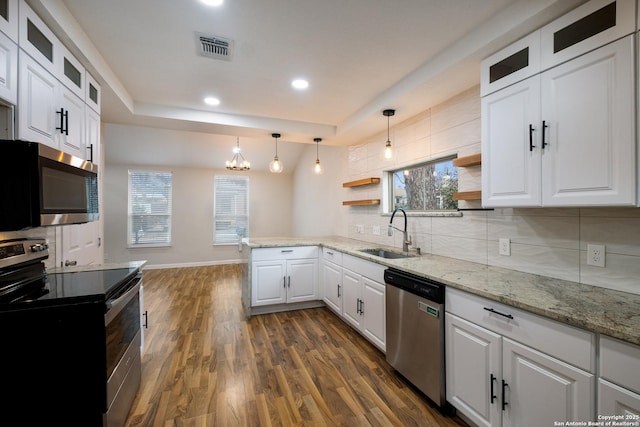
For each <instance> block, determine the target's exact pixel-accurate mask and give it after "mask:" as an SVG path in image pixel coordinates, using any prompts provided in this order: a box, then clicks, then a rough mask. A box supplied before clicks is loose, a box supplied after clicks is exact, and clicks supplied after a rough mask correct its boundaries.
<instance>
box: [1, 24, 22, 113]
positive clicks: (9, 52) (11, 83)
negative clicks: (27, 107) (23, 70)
mask: <svg viewBox="0 0 640 427" xmlns="http://www.w3.org/2000/svg"><path fill="white" fill-rule="evenodd" d="M0 99H2V100H4V101H6V102H7V103H9V104H12V105H15V104H16V103H17V102H18V45H16V44H15V43H14V42H13V41H12V40H10V39H9V37H7V36H5V35H4V34H2V33H0Z"/></svg>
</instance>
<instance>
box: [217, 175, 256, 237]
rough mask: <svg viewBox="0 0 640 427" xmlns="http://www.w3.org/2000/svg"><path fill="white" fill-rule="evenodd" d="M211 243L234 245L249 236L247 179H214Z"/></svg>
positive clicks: (228, 177) (218, 177) (238, 177)
mask: <svg viewBox="0 0 640 427" xmlns="http://www.w3.org/2000/svg"><path fill="white" fill-rule="evenodd" d="M213 200H214V202H213V210H214V214H213V223H214V224H213V243H214V244H236V243H238V241H239V240H240V239H241V238H243V237H247V236H248V235H249V178H248V177H246V176H223V175H219V176H216V177H214V181H213Z"/></svg>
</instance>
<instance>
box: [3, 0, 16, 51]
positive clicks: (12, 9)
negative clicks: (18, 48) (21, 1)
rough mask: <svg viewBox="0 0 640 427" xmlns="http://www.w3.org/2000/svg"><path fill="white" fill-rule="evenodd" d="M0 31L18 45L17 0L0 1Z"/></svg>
mask: <svg viewBox="0 0 640 427" xmlns="http://www.w3.org/2000/svg"><path fill="white" fill-rule="evenodd" d="M0 31H2V32H3V33H4V34H5V35H7V37H9V38H10V39H11V40H13V41H14V42H15V43H18V0H0Z"/></svg>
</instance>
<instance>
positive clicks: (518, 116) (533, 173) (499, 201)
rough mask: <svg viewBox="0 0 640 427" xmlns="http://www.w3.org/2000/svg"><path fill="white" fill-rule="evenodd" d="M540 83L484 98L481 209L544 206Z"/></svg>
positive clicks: (524, 83)
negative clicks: (542, 199) (541, 164)
mask: <svg viewBox="0 0 640 427" xmlns="http://www.w3.org/2000/svg"><path fill="white" fill-rule="evenodd" d="M541 126H542V124H541V120H540V78H539V76H535V77H532V78H530V79H527V80H525V81H522V82H519V83H516V84H515V85H513V86H509V87H508V88H506V89H503V90H501V91H498V92H494V93H492V94H491V95H489V96H485V97H484V98H482V205H483V206H491V207H499V206H539V205H540V203H541V190H540V188H541V184H542V183H541V177H540V174H541V169H540V159H541V156H542V150H541V149H540V142H539V140H540V137H539V135H540V133H541Z"/></svg>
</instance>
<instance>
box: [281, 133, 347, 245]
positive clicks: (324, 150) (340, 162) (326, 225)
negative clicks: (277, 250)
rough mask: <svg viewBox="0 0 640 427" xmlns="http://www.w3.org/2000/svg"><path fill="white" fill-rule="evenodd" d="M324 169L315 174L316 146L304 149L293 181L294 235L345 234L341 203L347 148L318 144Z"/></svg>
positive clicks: (343, 208) (343, 210) (345, 220)
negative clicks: (319, 173)
mask: <svg viewBox="0 0 640 427" xmlns="http://www.w3.org/2000/svg"><path fill="white" fill-rule="evenodd" d="M318 151H319V159H320V164H321V165H322V168H323V170H324V172H323V173H322V175H316V174H315V173H314V172H313V167H314V166H315V162H316V147H315V145H309V147H308V148H306V149H305V151H304V152H303V154H302V156H301V157H300V160H299V162H298V166H297V167H296V170H295V174H294V181H293V204H294V210H293V234H294V235H295V236H304V237H309V236H345V235H346V234H347V213H348V210H347V208H346V207H343V206H342V200H344V198H343V194H344V189H343V188H342V183H343V182H344V181H345V180H344V177H345V176H346V171H347V156H346V153H347V149H346V148H344V147H325V146H322V145H320V147H319V148H318Z"/></svg>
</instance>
